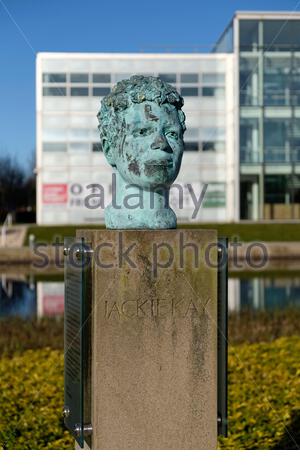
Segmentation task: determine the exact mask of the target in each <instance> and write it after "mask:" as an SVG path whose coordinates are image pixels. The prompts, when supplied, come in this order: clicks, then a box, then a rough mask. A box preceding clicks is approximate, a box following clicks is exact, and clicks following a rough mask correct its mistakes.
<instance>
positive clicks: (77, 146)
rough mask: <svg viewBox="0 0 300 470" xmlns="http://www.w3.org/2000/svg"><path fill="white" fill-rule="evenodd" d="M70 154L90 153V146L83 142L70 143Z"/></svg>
mask: <svg viewBox="0 0 300 470" xmlns="http://www.w3.org/2000/svg"><path fill="white" fill-rule="evenodd" d="M69 150H70V152H75V153H86V152H89V151H90V145H89V144H88V143H84V142H71V143H70V144H69Z"/></svg>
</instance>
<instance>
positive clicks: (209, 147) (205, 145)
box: [201, 140, 225, 152]
mask: <svg viewBox="0 0 300 470" xmlns="http://www.w3.org/2000/svg"><path fill="white" fill-rule="evenodd" d="M201 149H202V152H225V142H215V141H213V140H208V141H206V142H202V144H201Z"/></svg>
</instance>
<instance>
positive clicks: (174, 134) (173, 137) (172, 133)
mask: <svg viewBox="0 0 300 470" xmlns="http://www.w3.org/2000/svg"><path fill="white" fill-rule="evenodd" d="M167 137H171V138H172V139H176V140H177V139H178V134H177V132H175V131H170V132H167Z"/></svg>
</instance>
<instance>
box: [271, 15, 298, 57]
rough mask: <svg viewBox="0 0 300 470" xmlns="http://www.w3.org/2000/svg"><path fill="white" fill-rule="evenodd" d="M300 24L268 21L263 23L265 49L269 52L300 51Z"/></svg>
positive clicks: (293, 21) (296, 22)
mask: <svg viewBox="0 0 300 470" xmlns="http://www.w3.org/2000/svg"><path fill="white" fill-rule="evenodd" d="M299 28H300V22H299V21H295V20H292V19H291V20H290V21H286V20H266V21H264V23H263V31H264V33H263V34H264V48H265V50H267V51H290V50H291V49H292V50H296V51H299V50H300V37H299Z"/></svg>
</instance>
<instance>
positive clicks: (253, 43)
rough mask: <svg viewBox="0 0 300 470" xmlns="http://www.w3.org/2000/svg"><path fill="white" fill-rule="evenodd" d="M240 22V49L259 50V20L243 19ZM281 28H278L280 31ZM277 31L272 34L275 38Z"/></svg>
mask: <svg viewBox="0 0 300 470" xmlns="http://www.w3.org/2000/svg"><path fill="white" fill-rule="evenodd" d="M239 23H240V50H241V51H257V50H258V21H257V20H242V21H240V22H239ZM278 31H279V28H278V29H276V33H278ZM274 37H275V33H274V34H273V36H272V39H274Z"/></svg>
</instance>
